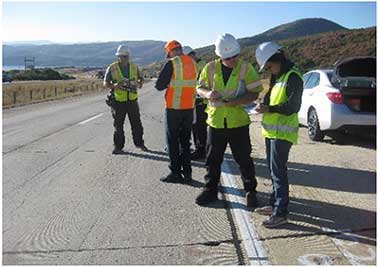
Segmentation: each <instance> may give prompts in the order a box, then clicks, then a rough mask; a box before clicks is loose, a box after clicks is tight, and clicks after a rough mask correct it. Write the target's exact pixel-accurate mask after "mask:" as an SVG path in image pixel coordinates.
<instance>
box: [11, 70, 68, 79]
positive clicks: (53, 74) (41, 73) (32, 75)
mask: <svg viewBox="0 0 378 267" xmlns="http://www.w3.org/2000/svg"><path fill="white" fill-rule="evenodd" d="M5 73H6V74H7V75H8V77H9V78H10V79H11V80H12V81H34V80H40V81H48V80H72V79H75V77H73V76H70V75H67V74H64V73H60V72H58V71H55V70H53V69H51V68H46V69H32V70H10V71H6V72H5Z"/></svg>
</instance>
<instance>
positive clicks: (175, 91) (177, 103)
mask: <svg viewBox="0 0 378 267" xmlns="http://www.w3.org/2000/svg"><path fill="white" fill-rule="evenodd" d="M171 62H172V66H173V72H172V76H171V81H170V83H169V85H168V88H167V91H166V92H165V108H169V109H192V108H194V103H195V96H196V95H195V92H196V91H195V86H196V84H197V74H198V70H197V65H196V63H195V62H194V61H193V59H192V58H191V57H190V56H186V55H181V56H177V57H174V58H172V59H171Z"/></svg>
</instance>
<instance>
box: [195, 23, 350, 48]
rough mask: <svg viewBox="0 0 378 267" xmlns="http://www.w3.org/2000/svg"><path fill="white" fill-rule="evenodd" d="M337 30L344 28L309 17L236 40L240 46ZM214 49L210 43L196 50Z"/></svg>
mask: <svg viewBox="0 0 378 267" xmlns="http://www.w3.org/2000/svg"><path fill="white" fill-rule="evenodd" d="M338 30H346V28H344V27H342V26H340V25H339V24H337V23H334V22H332V21H329V20H326V19H320V18H310V19H300V20H296V21H294V22H291V23H286V24H282V25H279V26H277V27H275V28H272V29H270V30H267V31H265V32H263V33H261V34H258V35H255V36H252V37H246V38H241V39H238V40H239V42H240V45H241V46H242V47H246V46H251V45H257V44H260V43H263V42H267V41H278V40H284V39H290V38H297V37H302V36H307V35H313V34H317V33H324V32H330V31H338ZM214 49H215V47H214V46H213V45H212V46H206V47H202V48H200V49H198V50H197V51H198V52H199V54H208V53H213V51H214Z"/></svg>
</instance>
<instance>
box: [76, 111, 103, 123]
mask: <svg viewBox="0 0 378 267" xmlns="http://www.w3.org/2000/svg"><path fill="white" fill-rule="evenodd" d="M102 115H104V113H100V114H98V115H96V116H93V117H91V118H89V119H86V120H85V121H82V122H79V123H78V124H76V125H83V124H85V123H87V122H90V121H91V120H94V119H97V118H98V117H101V116H102Z"/></svg>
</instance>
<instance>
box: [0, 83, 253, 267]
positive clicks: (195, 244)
mask: <svg viewBox="0 0 378 267" xmlns="http://www.w3.org/2000/svg"><path fill="white" fill-rule="evenodd" d="M104 98H105V93H102V94H93V95H90V96H82V97H77V98H72V99H65V100H59V101H54V102H48V103H42V104H36V105H30V106H25V107H19V108H14V109H9V110H4V111H3V263H4V264H79V265H84V264H238V263H245V261H246V259H245V257H244V256H243V255H244V252H243V248H242V247H241V244H240V240H239V239H238V236H237V230H236V229H235V226H234V225H233V224H232V223H230V220H231V218H232V216H231V215H230V211H229V210H227V209H226V208H225V206H224V203H223V202H220V203H218V204H217V205H216V206H215V207H212V208H201V207H199V206H197V205H196V204H195V203H194V199H195V197H196V195H197V194H198V193H199V192H200V187H201V185H202V177H203V174H204V167H203V163H201V162H197V163H194V169H193V174H194V177H195V179H196V182H194V183H193V184H192V185H180V184H165V183H162V182H160V181H159V178H160V177H161V176H163V175H166V174H167V171H168V167H167V164H168V157H167V156H166V154H165V153H164V151H163V148H164V130H163V110H164V109H163V102H162V100H163V94H162V93H159V92H156V91H155V89H154V88H153V84H152V83H149V84H146V85H145V86H144V88H143V89H142V91H141V95H140V108H141V114H142V122H143V126H144V133H145V134H144V137H145V143H146V145H147V146H148V148H149V149H150V151H149V152H142V151H140V150H138V149H136V148H135V147H134V146H133V144H132V139H131V134H130V127H129V123H126V126H125V132H126V146H125V151H127V153H126V154H125V155H112V154H111V150H112V134H113V129H112V118H111V114H110V111H109V108H108V107H107V106H106V105H105V103H104Z"/></svg>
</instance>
